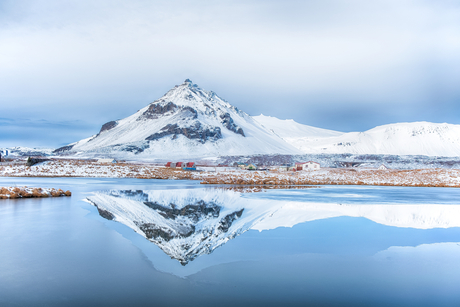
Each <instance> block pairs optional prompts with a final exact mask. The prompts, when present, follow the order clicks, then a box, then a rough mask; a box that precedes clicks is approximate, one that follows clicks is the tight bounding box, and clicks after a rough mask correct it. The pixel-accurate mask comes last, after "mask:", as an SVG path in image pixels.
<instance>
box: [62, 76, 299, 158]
mask: <svg viewBox="0 0 460 307" xmlns="http://www.w3.org/2000/svg"><path fill="white" fill-rule="evenodd" d="M56 153H58V154H67V155H80V156H98V155H99V156H102V155H106V156H111V157H117V158H127V159H135V158H139V159H140V158H142V159H149V158H168V159H173V158H192V157H212V156H214V157H216V156H222V155H253V154H296V153H300V151H299V150H298V149H297V148H295V147H293V146H291V145H289V144H288V143H286V142H285V141H283V140H282V139H281V138H280V137H279V136H278V135H276V134H275V133H273V132H272V131H270V130H268V129H266V128H265V127H263V126H262V125H261V124H260V123H259V122H257V121H255V120H254V119H253V118H252V117H251V116H249V115H247V114H246V113H244V112H243V111H240V110H238V109H237V108H235V107H234V106H232V105H230V104H229V103H227V102H226V101H224V100H223V99H222V98H220V97H219V96H217V95H216V94H215V93H214V92H212V91H205V90H203V89H201V88H200V87H198V85H196V84H193V83H192V81H190V80H188V79H187V80H186V81H185V82H184V83H183V84H181V85H178V86H175V87H174V88H173V89H171V90H170V91H169V92H167V93H166V94H165V95H164V96H163V97H161V98H160V99H158V100H156V101H154V102H152V103H151V104H149V105H148V106H146V107H145V108H143V109H141V110H139V111H137V112H136V113H135V114H133V115H131V116H129V117H127V118H124V119H121V120H117V121H111V122H108V123H106V124H104V125H103V126H102V128H101V130H100V132H99V133H98V134H96V135H94V136H92V137H90V138H87V139H84V140H81V141H78V142H76V143H73V144H70V145H68V146H64V147H62V148H59V149H57V150H56Z"/></svg>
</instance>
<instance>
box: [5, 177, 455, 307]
mask: <svg viewBox="0 0 460 307" xmlns="http://www.w3.org/2000/svg"><path fill="white" fill-rule="evenodd" d="M15 185H16V186H24V185H25V186H30V187H33V186H36V187H42V188H47V187H50V188H51V187H54V188H61V189H63V190H70V191H72V197H61V198H42V199H15V200H2V201H0V306H82V305H88V306H96V305H97V306H150V305H152V306H184V305H185V306H217V305H218V306H234V305H238V306H255V305H264V306H308V305H311V306H415V305H417V306H459V305H460V291H458V285H459V284H460V266H459V265H458V261H459V259H460V189H454V188H410V187H370V186H321V187H309V188H301V189H263V190H262V191H260V192H256V193H241V188H236V189H232V188H229V187H225V186H216V187H210V186H207V185H206V186H205V185H200V184H199V182H196V181H174V180H137V179H91V178H90V179H87V178H0V186H15Z"/></svg>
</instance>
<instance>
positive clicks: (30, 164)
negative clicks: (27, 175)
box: [26, 157, 50, 166]
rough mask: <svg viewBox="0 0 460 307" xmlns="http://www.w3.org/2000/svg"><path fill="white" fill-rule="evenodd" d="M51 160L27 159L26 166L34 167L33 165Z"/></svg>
mask: <svg viewBox="0 0 460 307" xmlns="http://www.w3.org/2000/svg"><path fill="white" fill-rule="evenodd" d="M49 160H50V159H47V158H31V157H29V158H27V163H26V165H27V166H32V165H35V164H38V163H40V162H45V161H49Z"/></svg>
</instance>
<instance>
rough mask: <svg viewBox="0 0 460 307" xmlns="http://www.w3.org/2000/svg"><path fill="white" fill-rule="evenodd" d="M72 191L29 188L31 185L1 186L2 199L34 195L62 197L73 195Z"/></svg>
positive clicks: (0, 196) (0, 197)
mask: <svg viewBox="0 0 460 307" xmlns="http://www.w3.org/2000/svg"><path fill="white" fill-rule="evenodd" d="M71 195H72V193H71V192H70V191H65V192H64V191H63V190H61V189H58V190H56V189H42V188H29V187H6V188H5V187H2V188H0V199H14V198H32V197H60V196H71Z"/></svg>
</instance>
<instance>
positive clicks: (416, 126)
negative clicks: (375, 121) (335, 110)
mask: <svg viewBox="0 0 460 307" xmlns="http://www.w3.org/2000/svg"><path fill="white" fill-rule="evenodd" d="M297 144H298V148H299V149H300V150H302V151H303V152H306V153H307V152H308V153H355V154H390V155H426V156H459V155H460V125H452V124H446V123H444V124H435V123H428V122H414V123H398V124H390V125H383V126H378V127H375V128H373V129H370V130H368V131H365V132H350V133H345V134H343V135H341V136H337V137H330V138H323V139H317V140H311V139H309V138H300V139H299V140H298V143H297Z"/></svg>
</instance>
